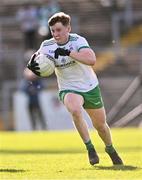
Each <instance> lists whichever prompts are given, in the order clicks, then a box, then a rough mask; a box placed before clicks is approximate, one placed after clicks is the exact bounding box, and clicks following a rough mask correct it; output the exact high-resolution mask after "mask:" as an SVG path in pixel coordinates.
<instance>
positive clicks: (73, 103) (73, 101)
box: [64, 93, 84, 112]
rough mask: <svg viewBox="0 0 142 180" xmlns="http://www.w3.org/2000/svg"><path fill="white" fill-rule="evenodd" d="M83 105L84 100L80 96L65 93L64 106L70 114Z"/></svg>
mask: <svg viewBox="0 0 142 180" xmlns="http://www.w3.org/2000/svg"><path fill="white" fill-rule="evenodd" d="M83 104H84V99H83V97H82V96H81V95H79V94H75V93H67V94H66V95H65V97H64V105H65V106H66V107H67V109H68V110H69V111H70V112H74V111H77V110H80V109H81V108H82V106H83Z"/></svg>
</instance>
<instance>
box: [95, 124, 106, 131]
mask: <svg viewBox="0 0 142 180" xmlns="http://www.w3.org/2000/svg"><path fill="white" fill-rule="evenodd" d="M106 128H107V124H106V123H100V124H98V125H96V129H97V131H98V132H101V133H103V132H106Z"/></svg>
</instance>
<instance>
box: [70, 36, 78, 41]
mask: <svg viewBox="0 0 142 180" xmlns="http://www.w3.org/2000/svg"><path fill="white" fill-rule="evenodd" d="M77 40H78V37H73V36H71V35H70V41H77Z"/></svg>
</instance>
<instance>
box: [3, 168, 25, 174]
mask: <svg viewBox="0 0 142 180" xmlns="http://www.w3.org/2000/svg"><path fill="white" fill-rule="evenodd" d="M1 172H10V173H20V172H21V173H22V172H26V170H23V169H8V168H7V169H0V173H1Z"/></svg>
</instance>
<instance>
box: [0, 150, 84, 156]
mask: <svg viewBox="0 0 142 180" xmlns="http://www.w3.org/2000/svg"><path fill="white" fill-rule="evenodd" d="M84 152H85V151H83V150H80V149H64V150H55V149H54V150H46V149H39V150H38V149H34V150H32V149H31V150H30V149H26V150H22V149H20V150H16V149H3V150H0V154H15V155H16V154H17V155H18V154H67V153H69V154H77V153H84Z"/></svg>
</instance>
